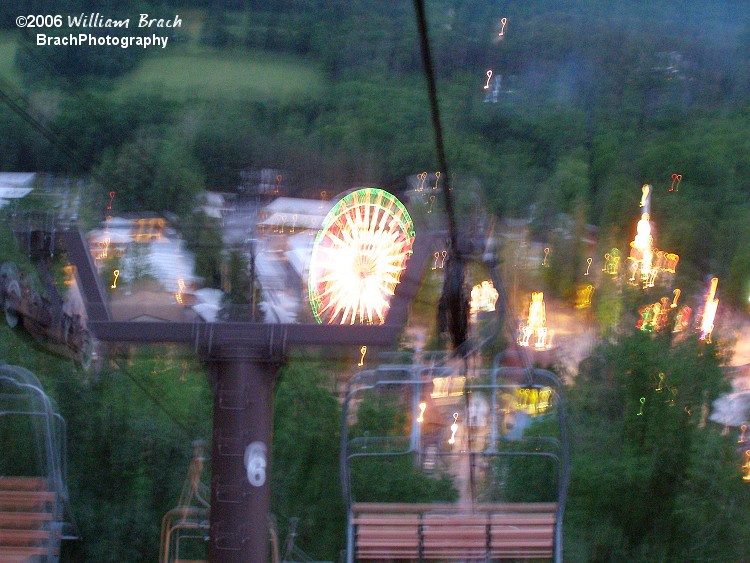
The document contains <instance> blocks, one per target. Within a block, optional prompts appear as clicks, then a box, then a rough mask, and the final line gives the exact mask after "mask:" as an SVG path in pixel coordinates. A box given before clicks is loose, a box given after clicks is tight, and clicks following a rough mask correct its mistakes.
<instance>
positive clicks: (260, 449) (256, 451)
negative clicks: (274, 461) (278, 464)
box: [245, 442, 267, 487]
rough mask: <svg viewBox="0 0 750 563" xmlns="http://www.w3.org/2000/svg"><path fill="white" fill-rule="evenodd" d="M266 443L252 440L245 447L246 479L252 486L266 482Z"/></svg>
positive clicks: (260, 485)
mask: <svg viewBox="0 0 750 563" xmlns="http://www.w3.org/2000/svg"><path fill="white" fill-rule="evenodd" d="M266 464H267V462H266V445H265V444H264V443H263V442H253V443H252V444H250V445H248V446H247V448H245V468H246V469H247V480H248V481H249V482H250V484H251V485H252V486H253V487H262V486H263V484H264V483H265V482H266Z"/></svg>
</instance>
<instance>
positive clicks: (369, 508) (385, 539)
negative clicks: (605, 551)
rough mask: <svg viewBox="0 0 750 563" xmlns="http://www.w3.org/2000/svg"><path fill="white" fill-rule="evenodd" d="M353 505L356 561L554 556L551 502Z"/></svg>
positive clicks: (555, 513) (554, 522) (554, 519)
mask: <svg viewBox="0 0 750 563" xmlns="http://www.w3.org/2000/svg"><path fill="white" fill-rule="evenodd" d="M352 508H353V523H354V524H355V526H356V528H355V543H356V554H357V557H358V558H360V559H372V560H384V559H417V558H418V556H419V554H420V551H421V554H422V557H423V558H424V559H433V560H434V559H466V560H473V559H477V560H483V559H485V558H486V557H487V556H488V555H489V556H490V557H493V558H515V559H533V558H552V556H553V548H554V530H555V524H556V519H557V504H556V503H528V504H513V503H489V504H478V505H474V506H471V507H468V506H459V507H457V506H455V505H450V504H445V503H421V504H406V503H384V504H380V503H355V504H354V505H353V507H352ZM420 542H421V545H420ZM488 542H489V544H490V545H489V546H488V545H487V543H488ZM420 547H421V550H420ZM488 548H489V549H488Z"/></svg>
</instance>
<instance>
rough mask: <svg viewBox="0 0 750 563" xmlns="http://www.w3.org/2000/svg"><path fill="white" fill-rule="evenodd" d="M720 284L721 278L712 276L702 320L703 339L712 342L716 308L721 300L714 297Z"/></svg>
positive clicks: (701, 337)
mask: <svg viewBox="0 0 750 563" xmlns="http://www.w3.org/2000/svg"><path fill="white" fill-rule="evenodd" d="M718 284H719V278H711V287H710V289H709V290H708V295H707V296H706V305H705V307H704V309H703V319H702V321H701V336H700V339H701V340H705V341H707V342H711V333H712V332H713V330H714V318H715V317H716V310H717V309H718V307H719V300H718V299H714V295H716V286H717V285H718Z"/></svg>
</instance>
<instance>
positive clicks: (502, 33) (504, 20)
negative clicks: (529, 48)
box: [500, 18, 508, 37]
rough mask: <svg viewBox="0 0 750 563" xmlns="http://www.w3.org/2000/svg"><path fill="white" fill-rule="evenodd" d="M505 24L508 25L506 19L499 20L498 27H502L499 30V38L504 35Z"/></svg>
mask: <svg viewBox="0 0 750 563" xmlns="http://www.w3.org/2000/svg"><path fill="white" fill-rule="evenodd" d="M507 23H508V18H502V19H501V20H500V25H502V27H501V28H500V37H502V36H503V35H505V26H506V24H507Z"/></svg>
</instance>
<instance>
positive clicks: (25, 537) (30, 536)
mask: <svg viewBox="0 0 750 563" xmlns="http://www.w3.org/2000/svg"><path fill="white" fill-rule="evenodd" d="M49 540H50V532H49V530H0V546H8V545H14V546H15V545H17V546H35V545H42V544H44V543H45V542H48V541H49ZM0 559H2V551H1V550H0Z"/></svg>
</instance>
